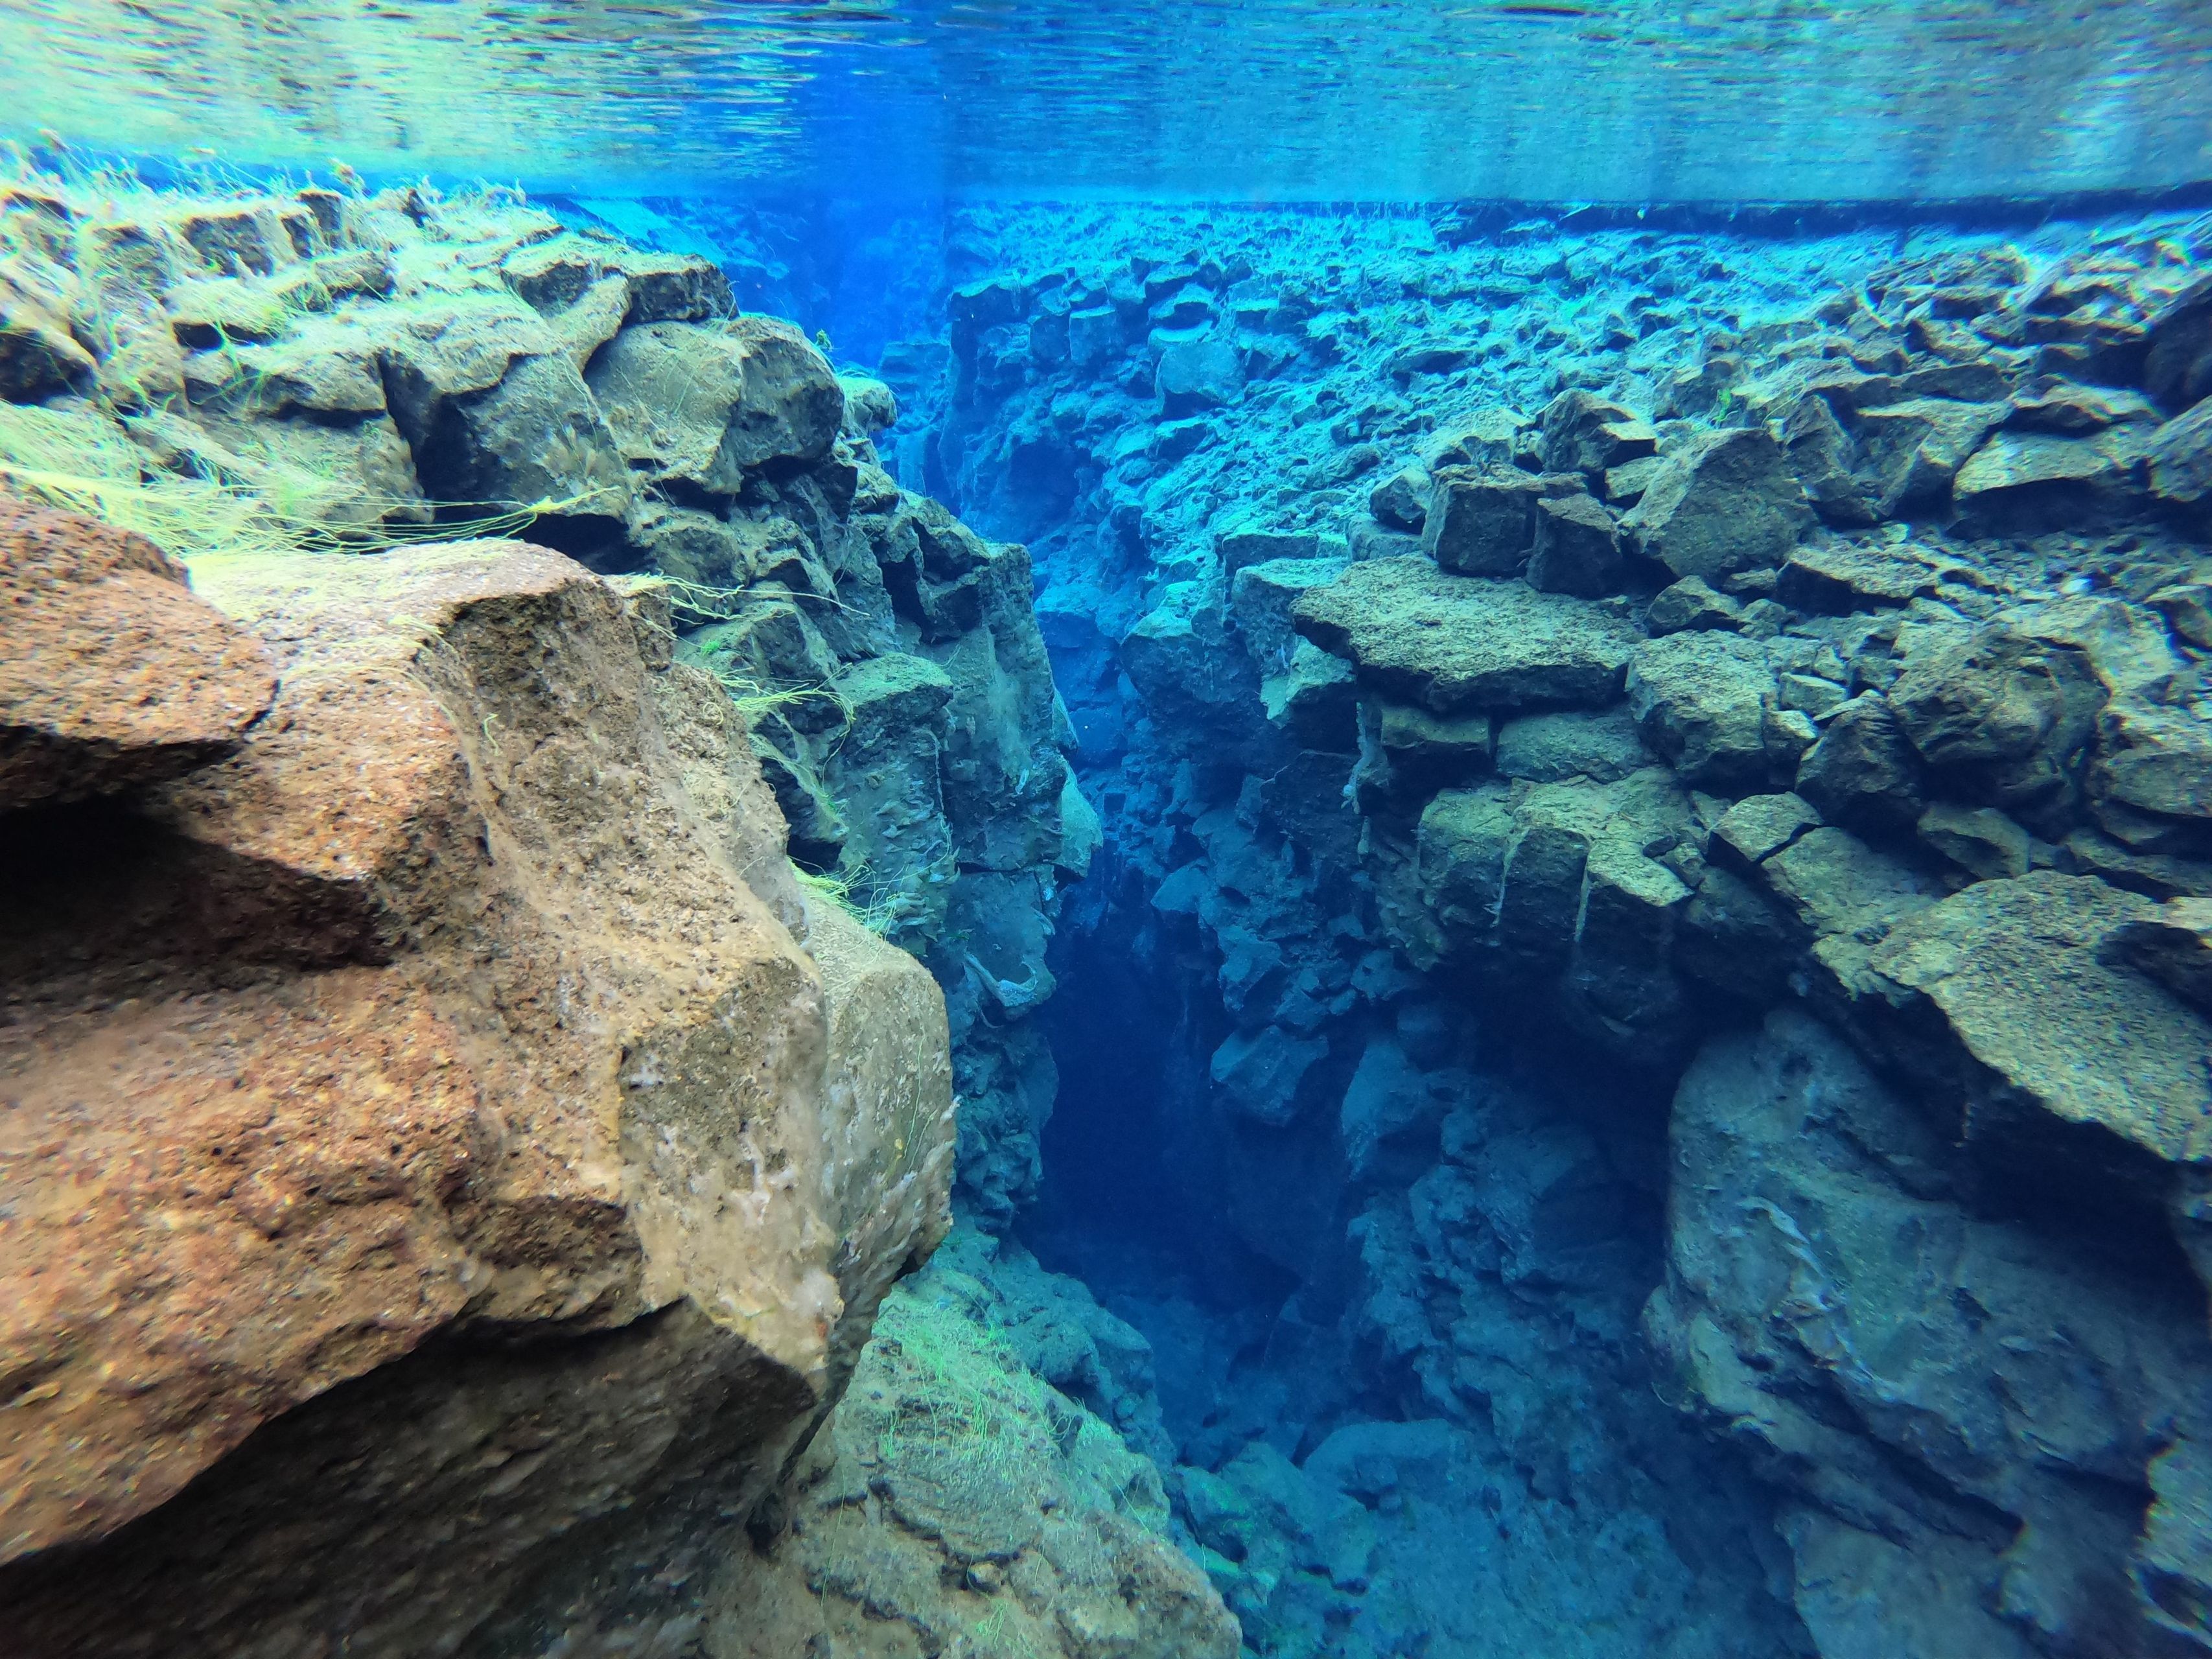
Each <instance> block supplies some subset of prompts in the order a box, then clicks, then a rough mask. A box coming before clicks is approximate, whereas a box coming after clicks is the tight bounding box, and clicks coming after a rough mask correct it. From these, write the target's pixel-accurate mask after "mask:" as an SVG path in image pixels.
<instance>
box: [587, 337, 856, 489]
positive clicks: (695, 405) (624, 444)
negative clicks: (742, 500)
mask: <svg viewBox="0 0 2212 1659" xmlns="http://www.w3.org/2000/svg"><path fill="white" fill-rule="evenodd" d="M590 383H591V386H592V392H593V393H594V394H595V395H596V396H597V398H598V399H599V404H600V406H601V407H602V408H604V409H605V410H607V411H608V421H609V423H610V424H611V426H612V427H613V428H614V432H615V435H616V438H617V441H618V442H619V444H620V446H621V448H622V453H623V456H624V458H625V459H627V460H629V462H630V463H631V464H633V465H637V466H639V467H641V469H642V470H643V471H644V472H645V475H646V476H647V477H650V478H652V479H653V480H655V481H657V482H674V483H687V484H691V485H694V486H696V488H698V489H703V490H706V491H708V492H709V493H710V494H714V495H736V494H738V492H739V491H740V490H741V489H744V483H745V477H746V474H747V473H748V471H750V470H751V469H755V468H758V467H761V466H764V465H769V464H770V463H774V462H777V461H793V462H804V461H816V460H819V459H822V458H823V457H824V456H826V455H827V454H828V453H829V447H830V446H831V444H832V443H834V442H835V441H836V437H837V434H838V430H839V428H840V427H841V426H842V424H843V422H844V418H845V395H844V392H843V390H842V388H841V387H840V386H839V385H838V382H837V377H836V374H833V373H832V372H831V371H830V368H829V364H828V363H827V362H824V361H823V357H822V356H821V354H820V353H819V352H817V350H815V349H814V347H813V346H812V345H811V344H810V343H808V342H807V341H806V339H805V337H804V336H803V335H801V334H800V333H799V331H798V330H797V329H795V328H793V327H792V326H791V325H789V324H788V323H780V322H775V321H773V320H772V319H768V318H762V317H744V318H740V319H738V321H736V322H735V323H732V324H729V325H725V326H718V327H706V326H702V325H698V324H692V323H654V324H650V325H646V326H643V327H633V328H626V329H624V330H623V331H622V332H621V333H620V334H618V335H617V336H616V337H614V339H613V340H612V341H611V342H610V343H608V344H607V346H606V347H605V349H603V350H602V351H601V352H600V353H599V356H597V357H595V358H594V359H593V360H592V366H591V373H590Z"/></svg>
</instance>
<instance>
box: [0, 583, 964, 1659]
mask: <svg viewBox="0 0 2212 1659" xmlns="http://www.w3.org/2000/svg"><path fill="white" fill-rule="evenodd" d="M198 574H199V587H200V591H201V592H202V593H203V595H204V597H205V598H206V599H209V600H210V602H212V603H213V604H215V605H217V606H218V607H220V608H221V609H222V611H224V612H225V613H227V614H228V616H229V617H231V618H232V619H233V621H234V623H236V624H237V625H238V626H239V627H240V628H241V629H247V630H250V631H251V633H252V635H258V637H259V638H260V639H261V640H263V641H266V643H267V647H268V649H269V651H270V654H271V655H272V656H273V657H274V659H275V661H276V668H277V674H278V690H277V696H276V704H275V707H274V708H273V709H272V710H271V711H270V714H269V716H268V718H267V719H265V720H264V721H263V722H262V723H261V724H260V725H259V726H258V727H257V728H256V729H255V730H254V732H252V734H251V735H250V736H249V738H248V739H247V740H246V743H245V744H244V746H243V747H242V748H240V750H238V752H237V753H235V754H234V755H233V756H232V757H229V758H228V759H226V760H223V761H221V762H219V763H216V764H214V765H211V766H208V767H204V768H203V769H199V770H197V771H196V772H194V773H191V774H190V775H187V776H185V777H184V778H181V779H179V780H178V781H174V782H172V783H169V784H167V785H164V786H160V787H155V788H153V789H151V790H149V791H147V792H143V793H141V794H140V795H139V796H138V798H137V800H136V801H135V802H134V803H133V804H132V805H133V807H134V808H135V810H126V809H125V808H124V807H122V806H116V807H112V808H111V807H106V806H102V805H81V806H78V807H75V808H64V809H48V810H47V811H44V812H40V813H36V814H21V813H19V814H16V815H15V816H13V817H9V818H8V819H7V820H5V829H6V833H7V834H8V835H9V836H10V837H11V839H13V840H14V842H15V854H14V856H12V857H11V858H10V860H9V867H10V872H11V873H10V880H11V882H13V883H15V884H18V886H19V888H20V889H21V891H20V892H19V896H18V897H17V898H16V899H15V901H14V902H11V903H10V905H9V908H8V915H9V926H8V936H7V939H6V945H5V948H6V955H7V959H8V967H7V969H6V972H5V975H4V978H5V982H6V984H7V986H8V987H9V993H8V1002H9V1010H8V1012H9V1020H8V1026H7V1053H6V1060H5V1062H4V1064H5V1069H6V1074H7V1076H8V1079H9V1097H10V1100H11V1102H12V1103H13V1109H12V1112H11V1121H10V1123H9V1133H8V1142H9V1144H8V1146H7V1148H6V1152H7V1157H6V1164H5V1173H4V1180H5V1184H6V1189H7V1194H8V1205H7V1209H6V1215H7V1221H6V1224H5V1225H6V1228H7V1231H8V1235H9V1237H8V1240H7V1248H6V1249H5V1251H4V1253H0V1259H4V1261H5V1264H6V1267H5V1271H6V1272H7V1273H8V1274H9V1276H10V1277H11V1278H12V1279H13V1280H14V1284H13V1287H12V1288H11V1290H10V1291H9V1295H8V1296H7V1297H6V1299H5V1301H6V1306H7V1308H8V1310H9V1317H8V1327H9V1328H8V1331H7V1336H6V1347H7V1351H8V1357H7V1360H6V1374H7V1376H9V1379H10V1384H9V1386H10V1391H11V1395H12V1408H11V1410H10V1412H9V1423H8V1425H7V1440H6V1443H5V1448H4V1455H5V1462H6V1466H7V1468H8V1471H9V1476H8V1479H7V1480H6V1481H5V1482H4V1483H0V1484H4V1489H5V1491H6V1493H7V1498H6V1511H5V1512H6V1522H5V1527H4V1538H5V1553H6V1558H7V1565H6V1566H5V1567H4V1568H0V1573H4V1578H0V1599H4V1600H5V1601H6V1603H7V1604H8V1606H9V1608H10V1626H11V1629H12V1631H13V1632H14V1638H13V1639H14V1641H15V1644H16V1645H17V1647H18V1648H19V1649H20V1650H21V1651H23V1652H25V1653H27V1654H47V1653H52V1654H57V1655H59V1654H63V1653H82V1652H86V1651H90V1650H94V1649H97V1650H100V1651H103V1652H112V1653H134V1652H148V1653H153V1652H160V1653H188V1652H218V1651H220V1652H233V1651H238V1650H241V1649H242V1648H245V1647H247V1646H257V1647H259V1648H261V1649H264V1650H274V1649H276V1648H283V1649H286V1650H291V1651H319V1650H323V1647H324V1644H337V1643H341V1642H342V1643H343V1644H344V1645H345V1646H346V1648H347V1649H348V1650H351V1651H358V1652H385V1653H395V1654H397V1653H413V1652H419V1651H422V1650H424V1649H425V1648H427V1647H432V1646H449V1645H453V1644H459V1643H463V1642H476V1643H490V1642H495V1641H513V1640H538V1641H544V1640H550V1639H551V1638H553V1637H554V1636H556V1635H557V1634H559V1633H560V1632H563V1631H576V1630H591V1629H594V1628H598V1627H599V1626H603V1625H604V1626H607V1627H609V1628H610V1629H611V1628H612V1627H614V1626H630V1627H634V1628H635V1629H636V1630H637V1631H639V1632H641V1633H643V1632H656V1631H659V1632H665V1628H666V1627H667V1626H670V1625H671V1623H681V1622H682V1620H684V1618H686V1617H696V1615H693V1614H688V1613H686V1612H685V1604H684V1603H683V1601H682V1598H681V1597H676V1598H672V1599H671V1597H669V1596H666V1595H661V1596H658V1597H640V1596H639V1595H637V1593H636V1591H637V1587H636V1585H635V1583H634V1582H633V1583H625V1582H624V1581H625V1580H626V1579H629V1578H631V1576H632V1575H634V1574H635V1573H636V1572H638V1571H640V1566H639V1564H641V1563H644V1564H652V1565H653V1568H654V1570H660V1571H667V1572H671V1573H674V1574H675V1575H676V1576H677V1577H678V1578H680V1577H683V1576H684V1570H683V1569H681V1568H679V1567H678V1566H677V1565H675V1564H676V1563H678V1561H679V1560H680V1559H685V1558H686V1557H687V1554H688V1553H700V1552H711V1551H712V1550H713V1549H714V1547H716V1541H717V1539H718V1538H720V1537H722V1534H720V1532H719V1531H718V1523H717V1522H716V1519H715V1518H716V1517H718V1516H735V1515H738V1514H741V1513H742V1511H743V1510H744V1509H745V1508H746V1507H747V1506H748V1505H749V1504H750V1500H751V1498H753V1497H754V1496H755V1495H757V1493H758V1492H761V1491H762V1490H763V1489H765V1487H766V1486H768V1485H769V1483H770V1482H771V1481H772V1480H773V1479H774V1477H775V1472H776V1469H777V1468H778V1465H779V1462H780V1460H781V1457H782V1456H783V1455H785V1453H786V1451H787V1449H789V1448H790V1447H791V1446H792V1445H793V1443H795V1442H796V1440H797V1439H798V1438H799V1437H800V1436H801V1435H802V1434H803V1432H804V1431H805V1427H806V1425H807V1424H808V1421H809V1419H810V1417H811V1413H812V1412H813V1411H814V1409H815V1408H816V1407H817V1405H818V1404H819V1403H821V1402H822V1401H823V1400H824V1399H825V1398H826V1397H828V1396H829V1395H830V1394H831V1393H832V1392H833V1391H834V1390H835V1389H836V1387H838V1386H839V1385H840V1384H841V1383H842V1369H843V1367H842V1364H840V1360H841V1358H849V1354H850V1352H851V1351H852V1350H853V1349H854V1348H855V1347H856V1346H857V1345H858V1342H859V1340H860V1335H861V1334H862V1332H863V1330H864V1329H865V1326H866V1321H867V1319H868V1318H869V1316H870V1315H871V1314H872V1310H873V1305H874V1303H875V1301H876V1300H877V1299H878V1297H880V1294H881V1292H882V1291H883V1288H884V1285H886V1284H887V1283H888V1281H889V1279H890V1276H891V1275H892V1274H894V1273H896V1271H898V1269H899V1267H901V1266H902V1264H904V1263H905V1262H906V1261H908V1260H909V1259H910V1258H912V1257H913V1256H915V1255H918V1254H927V1251H928V1250H929V1249H930V1248H931V1247H932V1246H933V1244H934V1243H935V1242H936V1241H937V1239H938V1238H939V1237H941V1235H942V1231H943V1229H944V1226H945V1222H946V1216H945V1195H946V1191H947V1188H948V1187H949V1183H950V1177H951V1168H950V1166H951V1131H952V1125H951V1079H950V1076H949V1073H948V1070H947V1066H946V1062H945V1048H944V1043H945V1027H944V1024H943V1020H944V1016H943V1012H942V1006H941V1002H940V1000H939V995H938V993H937V991H936V989H935V987H933V985H932V984H931V983H930V981H929V979H928V976H927V975H926V974H925V973H924V972H923V971H922V970H921V968H920V967H919V966H918V965H916V964H915V963H913V962H912V961H911V959H909V958H908V957H905V956H904V955H902V953H900V952H897V951H893V950H891V949H890V948H889V947H888V946H886V945H882V944H881V943H880V942H878V941H876V940H874V939H871V938H869V937H868V936H867V935H866V934H865V933H862V932H861V931H860V930H859V929H857V928H854V927H839V926H837V925H836V923H835V922H831V923H830V924H829V925H827V926H824V927H819V928H817V929H816V930H814V931H813V932H812V933H811V935H810V936H808V938H807V939H806V941H805V945H802V943H801V940H800V939H799V937H796V936H794V934H793V933H792V932H791V931H790V930H789V928H788V927H787V926H786V924H785V921H783V920H780V919H779V911H780V910H781V913H782V915H784V916H786V917H788V919H789V920H790V921H791V922H792V923H793V925H796V926H799V927H802V928H803V927H804V926H805V924H804V921H803V920H802V918H801V916H800V915H799V910H798V906H797V894H796V890H795V889H794V888H793V885H792V884H791V881H790V877H789V873H788V869H787V866H784V865H783V863H782V861H781V857H780V841H781V826H780V825H779V824H778V823H777V822H776V820H775V815H774V809H773V805H772V803H771V801H770V799H769V796H768V794H767V792H766V791H765V789H764V788H763V786H762V784H761V782H760V781H759V777H758V773H757V768H756V766H755V763H754V762H753V760H752V758H751V756H750V750H748V749H747V748H746V747H745V745H744V741H743V735H744V734H743V727H742V726H741V725H740V724H739V723H738V721H737V720H736V719H735V718H734V716H733V715H732V712H731V710H730V708H729V706H728V704H727V702H726V700H725V699H724V698H723V696H722V694H721V693H720V690H718V689H717V688H716V687H714V684H712V683H711V682H710V681H708V679H707V678H705V677H704V676H702V675H700V674H698V673H697V672H696V671H692V670H690V669H685V668H683V667H680V666H671V665H670V664H669V662H668V659H667V656H666V653H665V648H662V647H660V646H659V642H658V641H659V638H660V637H662V636H660V635H657V634H656V632H655V629H656V626H657V627H659V628H662V629H665V611H663V612H662V615H661V617H660V618H658V619H657V618H656V617H655V616H654V614H653V606H654V599H655V596H653V594H651V593H648V594H647V595H644V596H641V598H640V599H639V600H638V601H637V602H636V603H635V604H634V605H631V606H629V607H627V608H626V607H625V605H624V603H623V600H622V599H621V598H620V597H619V596H618V595H617V593H615V592H613V591H612V590H611V589H610V587H609V586H607V584H606V583H605V581H603V580H601V579H599V578H598V577H596V576H594V575H592V574H591V573H590V572H588V571H586V570H585V569H583V568H580V567H579V566H578V565H576V564H574V563H573V562H570V561H569V560H568V559H566V558H564V557H562V556H560V555H558V554H555V553H551V552H549V551H546V550H542V549H538V548H533V547H529V546H526V545H523V544H514V543H477V544H453V545H438V546H431V547H426V548H422V549H419V550H412V551H409V552H404V553H392V554H386V555H380V556H367V557H361V558H354V559H343V560H337V559H331V558H329V557H323V556H299V557H283V556H264V557H241V558H240V559H237V560H234V561H230V562H209V563H204V564H203V565H202V567H201V569H200V571H199V573H198ZM64 942H65V945H66V948H64ZM810 950H811V951H812V952H814V953H815V954H814V957H810V956H809V954H808V951H810ZM815 957H818V958H819V963H820V965H817V960H816V959H815ZM119 1379H128V1382H127V1384H124V1383H119V1382H118V1380H119ZM617 1425H619V1426H618V1427H617ZM291 1514H298V1515H301V1516H303V1517H306V1518H305V1519H303V1520H302V1521H301V1522H300V1523H298V1524H295V1525H275V1524H272V1516H282V1515H291ZM724 1545H725V1547H726V1539H724ZM601 1575H605V1576H604V1577H601Z"/></svg>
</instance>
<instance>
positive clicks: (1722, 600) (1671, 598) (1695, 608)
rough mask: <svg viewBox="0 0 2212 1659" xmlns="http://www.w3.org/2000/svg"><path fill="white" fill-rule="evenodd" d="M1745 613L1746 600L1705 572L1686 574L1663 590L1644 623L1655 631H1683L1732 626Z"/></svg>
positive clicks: (1677, 632)
mask: <svg viewBox="0 0 2212 1659" xmlns="http://www.w3.org/2000/svg"><path fill="white" fill-rule="evenodd" d="M1742 617H1743V602H1742V601H1741V599H1733V598H1731V597H1729V595H1728V594H1726V593H1722V592H1717V591H1716V590H1715V589H1714V588H1713V586H1712V585H1711V583H1709V582H1707V581H1706V580H1705V578H1704V577H1703V576H1685V577H1683V578H1682V580H1680V581H1678V582H1675V583H1674V584H1672V585H1671V586H1667V587H1663V588H1662V589H1660V590H1659V593H1658V596H1657V597H1656V599H1653V600H1652V601H1651V608H1650V610H1649V611H1646V612H1645V613H1644V626H1645V627H1646V628H1649V629H1650V630H1651V631H1652V633H1653V634H1655V635H1658V634H1680V633H1686V632H1690V631H1692V630H1696V629H1732V628H1734V627H1735V625H1736V623H1738V622H1740V621H1741V619H1742Z"/></svg>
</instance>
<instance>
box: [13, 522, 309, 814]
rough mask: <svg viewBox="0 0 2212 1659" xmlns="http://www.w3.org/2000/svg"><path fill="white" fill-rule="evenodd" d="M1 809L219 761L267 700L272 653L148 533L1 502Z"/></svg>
mask: <svg viewBox="0 0 2212 1659" xmlns="http://www.w3.org/2000/svg"><path fill="white" fill-rule="evenodd" d="M0 618H4V621H0V629H4V630H5V633H6V635H7V641H8V648H7V650H6V652H5V653H0V811H5V810H8V809H9V808H13V807H21V806H35V805H60V804H62V803H64V802H68V801H73V800H82V799H87V798H88V797H90V796H94V795H104V794H111V793H115V792H116V791H118V790H123V789H128V788H131V787H136V786H139V785H144V784H151V783H160V782H164V781H167V780H169V779H171V778H174V777H179V776H181V775H184V774H185V773H186V772H190V771H191V770H193V769H196V768H197V767H201V766H204V765H206V764H207V763H210V761H215V760H219V759H221V758H222V757H223V756H225V755H228V754H229V753H231V752H232V751H233V750H235V749H236V748H237V746H238V744H239V740H240V738H241V737H242V736H243V734H244V733H245V732H246V728H247V727H248V726H252V724H253V722H254V721H256V720H258V719H260V717H261V716H262V714H264V713H265V712H266V711H267V709H268V708H269V706H270V702H271V701H272V700H273V699H274V697H275V696H276V672H275V669H274V665H272V664H271V663H270V659H269V653H268V652H267V650H266V649H265V648H264V647H263V646H262V644H261V642H260V641H258V640H257V639H255V638H254V637H253V635H251V634H249V633H247V632H246V630H245V629H242V628H240V627H239V626H238V625H237V624H236V623H234V622H232V621H231V620H230V619H229V618H228V617H225V616H224V615H223V614H222V612H221V611H217V610H216V608H215V607H214V606H213V605H208V604H205V603H204V602H203V601H202V600H200V599H196V598H194V597H193V594H192V592H191V588H190V587H189V586H187V585H186V580H185V571H184V567H183V566H181V565H179V564H178V563H176V562H174V561H173V560H172V559H171V558H170V557H169V556H167V554H165V553H163V552H162V551H161V549H160V548H158V547H156V546H155V545H154V544H153V543H151V542H149V541H148V540H147V539H146V538H144V537H143V536H137V535H133V534H131V532H128V531H124V530H118V529H116V528H115V527H114V526H112V525H107V524H103V523H100V521H98V520H93V519H85V518H79V517H77V516H76V514H74V513H59V512H55V511H53V510H52V509H50V508H46V507H33V506H30V505H28V504H27V503H24V502H21V501H12V500H9V499H6V498H4V497H0Z"/></svg>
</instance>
